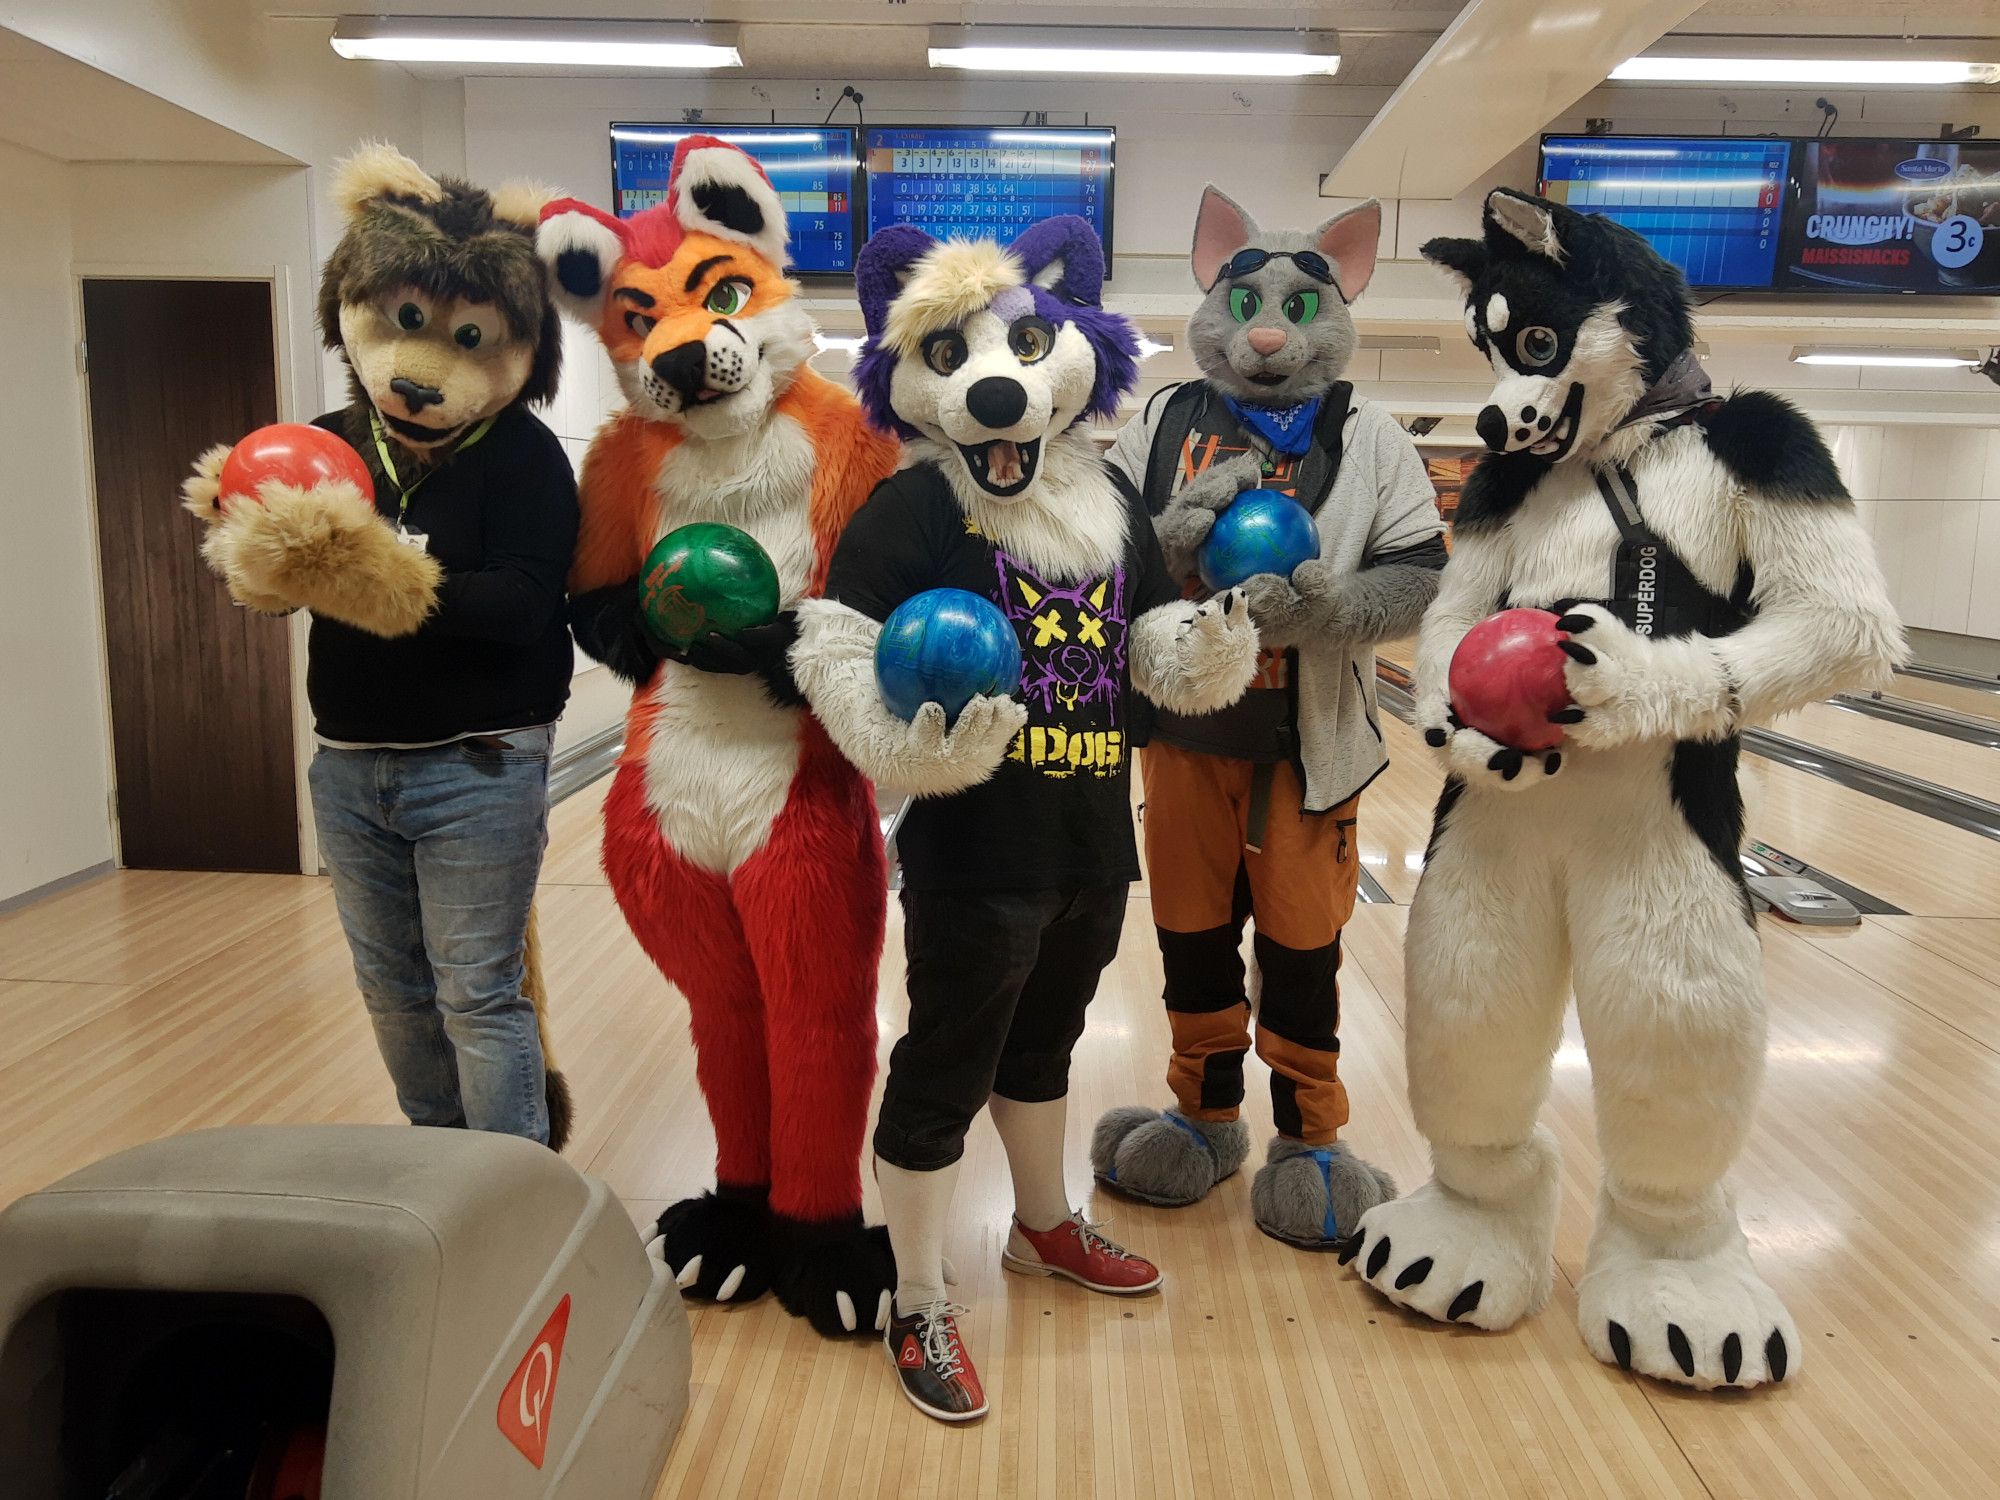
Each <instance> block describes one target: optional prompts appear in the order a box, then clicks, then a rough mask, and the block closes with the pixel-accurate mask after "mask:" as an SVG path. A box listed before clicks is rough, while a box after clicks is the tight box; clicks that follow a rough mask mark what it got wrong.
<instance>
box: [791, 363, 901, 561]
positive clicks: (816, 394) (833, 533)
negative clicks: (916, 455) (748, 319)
mask: <svg viewBox="0 0 2000 1500" xmlns="http://www.w3.org/2000/svg"><path fill="white" fill-rule="evenodd" d="M785 405H786V407H787V409H789V410H790V411H791V414H792V415H793V416H794V417H795V418H797V419H798V422H799V424H800V425H801V426H803V427H804V428H805V430H806V433H807V435H808V436H810V437H811V439H812V445H813V451H814V453H815V454H817V455H818V463H817V465H816V466H815V468H814V469H813V484H812V529H813V549H814V552H815V553H816V561H815V563H814V566H813V575H812V578H811V579H810V580H808V582H807V584H806V593H807V594H808V595H810V596H812V597H815V598H817V597H818V596H819V595H820V594H821V593H822V592H823V591H824V590H825V588H826V570H827V568H828V566H829V565H830V564H831V563H832V561H833V548H834V544H835V543H836V542H838V541H839V540H840V533H841V532H842V531H843V530H845V529H846V526H847V523H848V520H849V519H850V518H851V517H852V516H853V515H854V513H855V512H856V511H857V510H859V509H860V508H861V504H862V502H863V501H865V500H866V499H867V498H868V497H869V495H870V494H872V493H873V492H874V489H875V486H876V485H878V484H880V483H881V482H882V481H883V480H884V479H886V478H888V477H889V475H890V474H891V473H893V472H894V471H895V468H896V458H897V454H898V452H899V450H900V448H901V444H899V443H898V442H897V441H896V440H895V439H894V438H893V437H889V436H887V435H886V434H884V433H880V432H877V431H876V430H875V429H874V428H873V427H870V426H869V425H868V422H867V419H866V418H864V417H863V416H862V414H861V403H860V402H859V401H857V400H855V399H854V396H853V395H852V393H850V392H848V391H846V390H844V389H842V388H841V387H840V386H837V385H835V384H834V383H833V382H832V381H830V380H828V379H826V378H825V377H824V376H822V375H819V374H817V373H816V372H814V371H812V370H809V369H808V370H801V371H799V374H798V378H797V379H796V380H795V381H794V382H793V383H792V388H791V390H790V391H787V392H786V401H785Z"/></svg>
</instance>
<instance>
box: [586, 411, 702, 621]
mask: <svg viewBox="0 0 2000 1500" xmlns="http://www.w3.org/2000/svg"><path fill="white" fill-rule="evenodd" d="M678 442H679V434H677V433H675V432H673V431H672V430H671V429H669V428H667V427H665V426H664V425H663V424H661V423H658V422H647V421H644V420H643V419H641V418H640V417H638V416H636V415H634V414H633V413H632V412H630V411H622V412H620V413H619V414H618V415H617V416H615V417H613V418H612V419H611V420H610V421H608V422H606V423H605V424H604V426H603V427H602V428H601V429H599V431H598V434H597V436H596V437H595V438H593V439H591V443H590V451H589V452H588V453H586V454H585V455H584V459H583V483H582V486H581V489H580V491H579V493H578V497H577V498H578V501H579V503H580V504H581V506H582V511H583V515H582V522H581V524H580V525H579V527H578V529H577V537H576V561H575V562H573V563H572V564H571V565H570V574H569V590H570V592H571V593H572V594H582V593H587V592H589V591H590V590H591V589H601V588H607V587H609V586H610V585H612V584H614V583H623V582H624V581H625V580H626V579H628V578H632V577H636V576H637V574H638V572H639V567H640V565H641V564H642V563H644V562H645V560H646V552H647V550H648V549H649V548H650V547H651V545H652V542H653V534H652V533H653V527H654V525H655V524H656V522H657V520H658V514H659V501H658V499H657V498H656V497H655V496H654V493H653V476H654V475H656V474H657V473H659V471H660V464H661V461H662V460H663V459H664V458H665V457H666V455H667V453H668V452H669V451H670V450H671V449H673V448H674V447H675V446H676V445H677V443H678Z"/></svg>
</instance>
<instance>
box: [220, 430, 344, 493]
mask: <svg viewBox="0 0 2000 1500" xmlns="http://www.w3.org/2000/svg"><path fill="white" fill-rule="evenodd" d="M267 479H275V480H277V481H278V482H279V483H281V484H293V485H297V486H299V487H300V488H301V489H309V488H311V487H312V486H313V485H316V484H327V483H330V482H332V481H333V480H336V479H345V480H347V481H348V482H350V483H351V484H353V486H354V487H355V488H356V489H358V490H360V491H361V495H362V498H363V499H365V500H369V501H371V502H372V501H373V500H374V498H375V481H374V480H372V479H371V478H369V477H368V465H366V464H365V463H363V462H362V461H361V455H360V454H359V453H356V452H355V451H354V449H353V448H352V447H350V446H349V445H348V444H347V443H345V442H343V441H342V440H341V439H340V438H338V437H335V436H334V435H333V434H332V433H330V432H328V431H327V430H326V429H325V428H323V427H311V426H308V425H306V424H305V423H303V422H274V423H272V424H271V425H270V426H269V427H259V428H258V429H257V430H256V431H255V432H253V433H251V434H250V435H249V436H248V437H246V438H244V439H243V440H242V441H241V442H239V443H238V444H237V445H236V446H235V447H234V448H231V449H230V450H229V457H227V458H225V459H224V460H223V461H222V481H221V483H222V495H221V501H222V508H223V509H224V510H227V509H228V508H229V505H230V502H231V501H233V500H236V499H238V498H242V499H246V500H255V499H257V487H258V486H259V485H261V484H262V483H264V481H265V480H267Z"/></svg>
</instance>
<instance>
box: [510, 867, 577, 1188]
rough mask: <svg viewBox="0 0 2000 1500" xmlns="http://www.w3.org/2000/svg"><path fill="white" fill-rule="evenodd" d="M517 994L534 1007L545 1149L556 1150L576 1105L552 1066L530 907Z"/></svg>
mask: <svg viewBox="0 0 2000 1500" xmlns="http://www.w3.org/2000/svg"><path fill="white" fill-rule="evenodd" d="M521 993H522V994H523V995H525V996H527V997H528V999H529V1001H531V1002H532V1003H533V1005H534V1007H535V1029H536V1030H537V1031H538V1032H539V1033H540V1034H541V1040H542V1068H543V1071H544V1073H545V1074H546V1075H547V1083H546V1085H545V1092H546V1094H547V1096H548V1106H549V1149H550V1150H551V1151H560V1150H562V1148H563V1147H564V1146H567V1145H568V1144H569V1138H570V1135H571V1133H572V1132H573V1131H574V1129H575V1127H576V1104H575V1101H574V1100H573V1099H572V1097H571V1095H570V1088H569V1080H568V1079H567V1078H565V1077H563V1075H562V1070H561V1069H560V1068H558V1067H557V1066H556V1053H555V1045H554V1043H553V1042H552V1041H551V1040H550V1038H549V983H548V979H547V977H546V976H545V975H544V974H543V973H542V936H541V930H540V923H539V922H538V921H537V919H536V910H535V908H534V907H533V906H530V907H529V908H528V931H527V936H526V939H525V940H524V941H523V943H522V945H521Z"/></svg>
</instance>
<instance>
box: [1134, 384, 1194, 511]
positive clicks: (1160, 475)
mask: <svg viewBox="0 0 2000 1500" xmlns="http://www.w3.org/2000/svg"><path fill="white" fill-rule="evenodd" d="M1207 392H1208V388H1207V387H1206V386H1204V385H1203V384H1202V383H1201V382H1200V381H1199V380H1188V381H1183V382H1182V383H1181V384H1180V385H1177V386H1175V387H1174V389H1173V393H1172V394H1171V395H1169V396H1168V397H1167V404H1166V405H1165V406H1164V407H1162V408H1161V409H1160V426H1159V430H1158V431H1157V432H1155V433H1154V434H1153V446H1152V449H1151V450H1150V451H1149V452H1148V453H1147V455H1146V493H1145V498H1146V513H1147V514H1148V515H1153V516H1157V515H1159V514H1160V512H1162V511H1163V510H1165V509H1166V508H1167V504H1168V502H1169V501H1171V500H1172V499H1173V498H1174V475H1175V474H1176V473H1177V472H1178V471H1179V469H1180V464H1181V450H1182V449H1183V448H1185V447H1186V446H1187V439H1188V434H1189V433H1190V432H1192V431H1193V430H1194V416H1195V409H1196V408H1197V407H1198V406H1199V405H1200V403H1201V399H1202V397H1203V396H1204V395H1206V394H1207ZM1154 399H1155V400H1158V399H1159V398H1158V397H1157V396H1156V397H1154Z"/></svg>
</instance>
